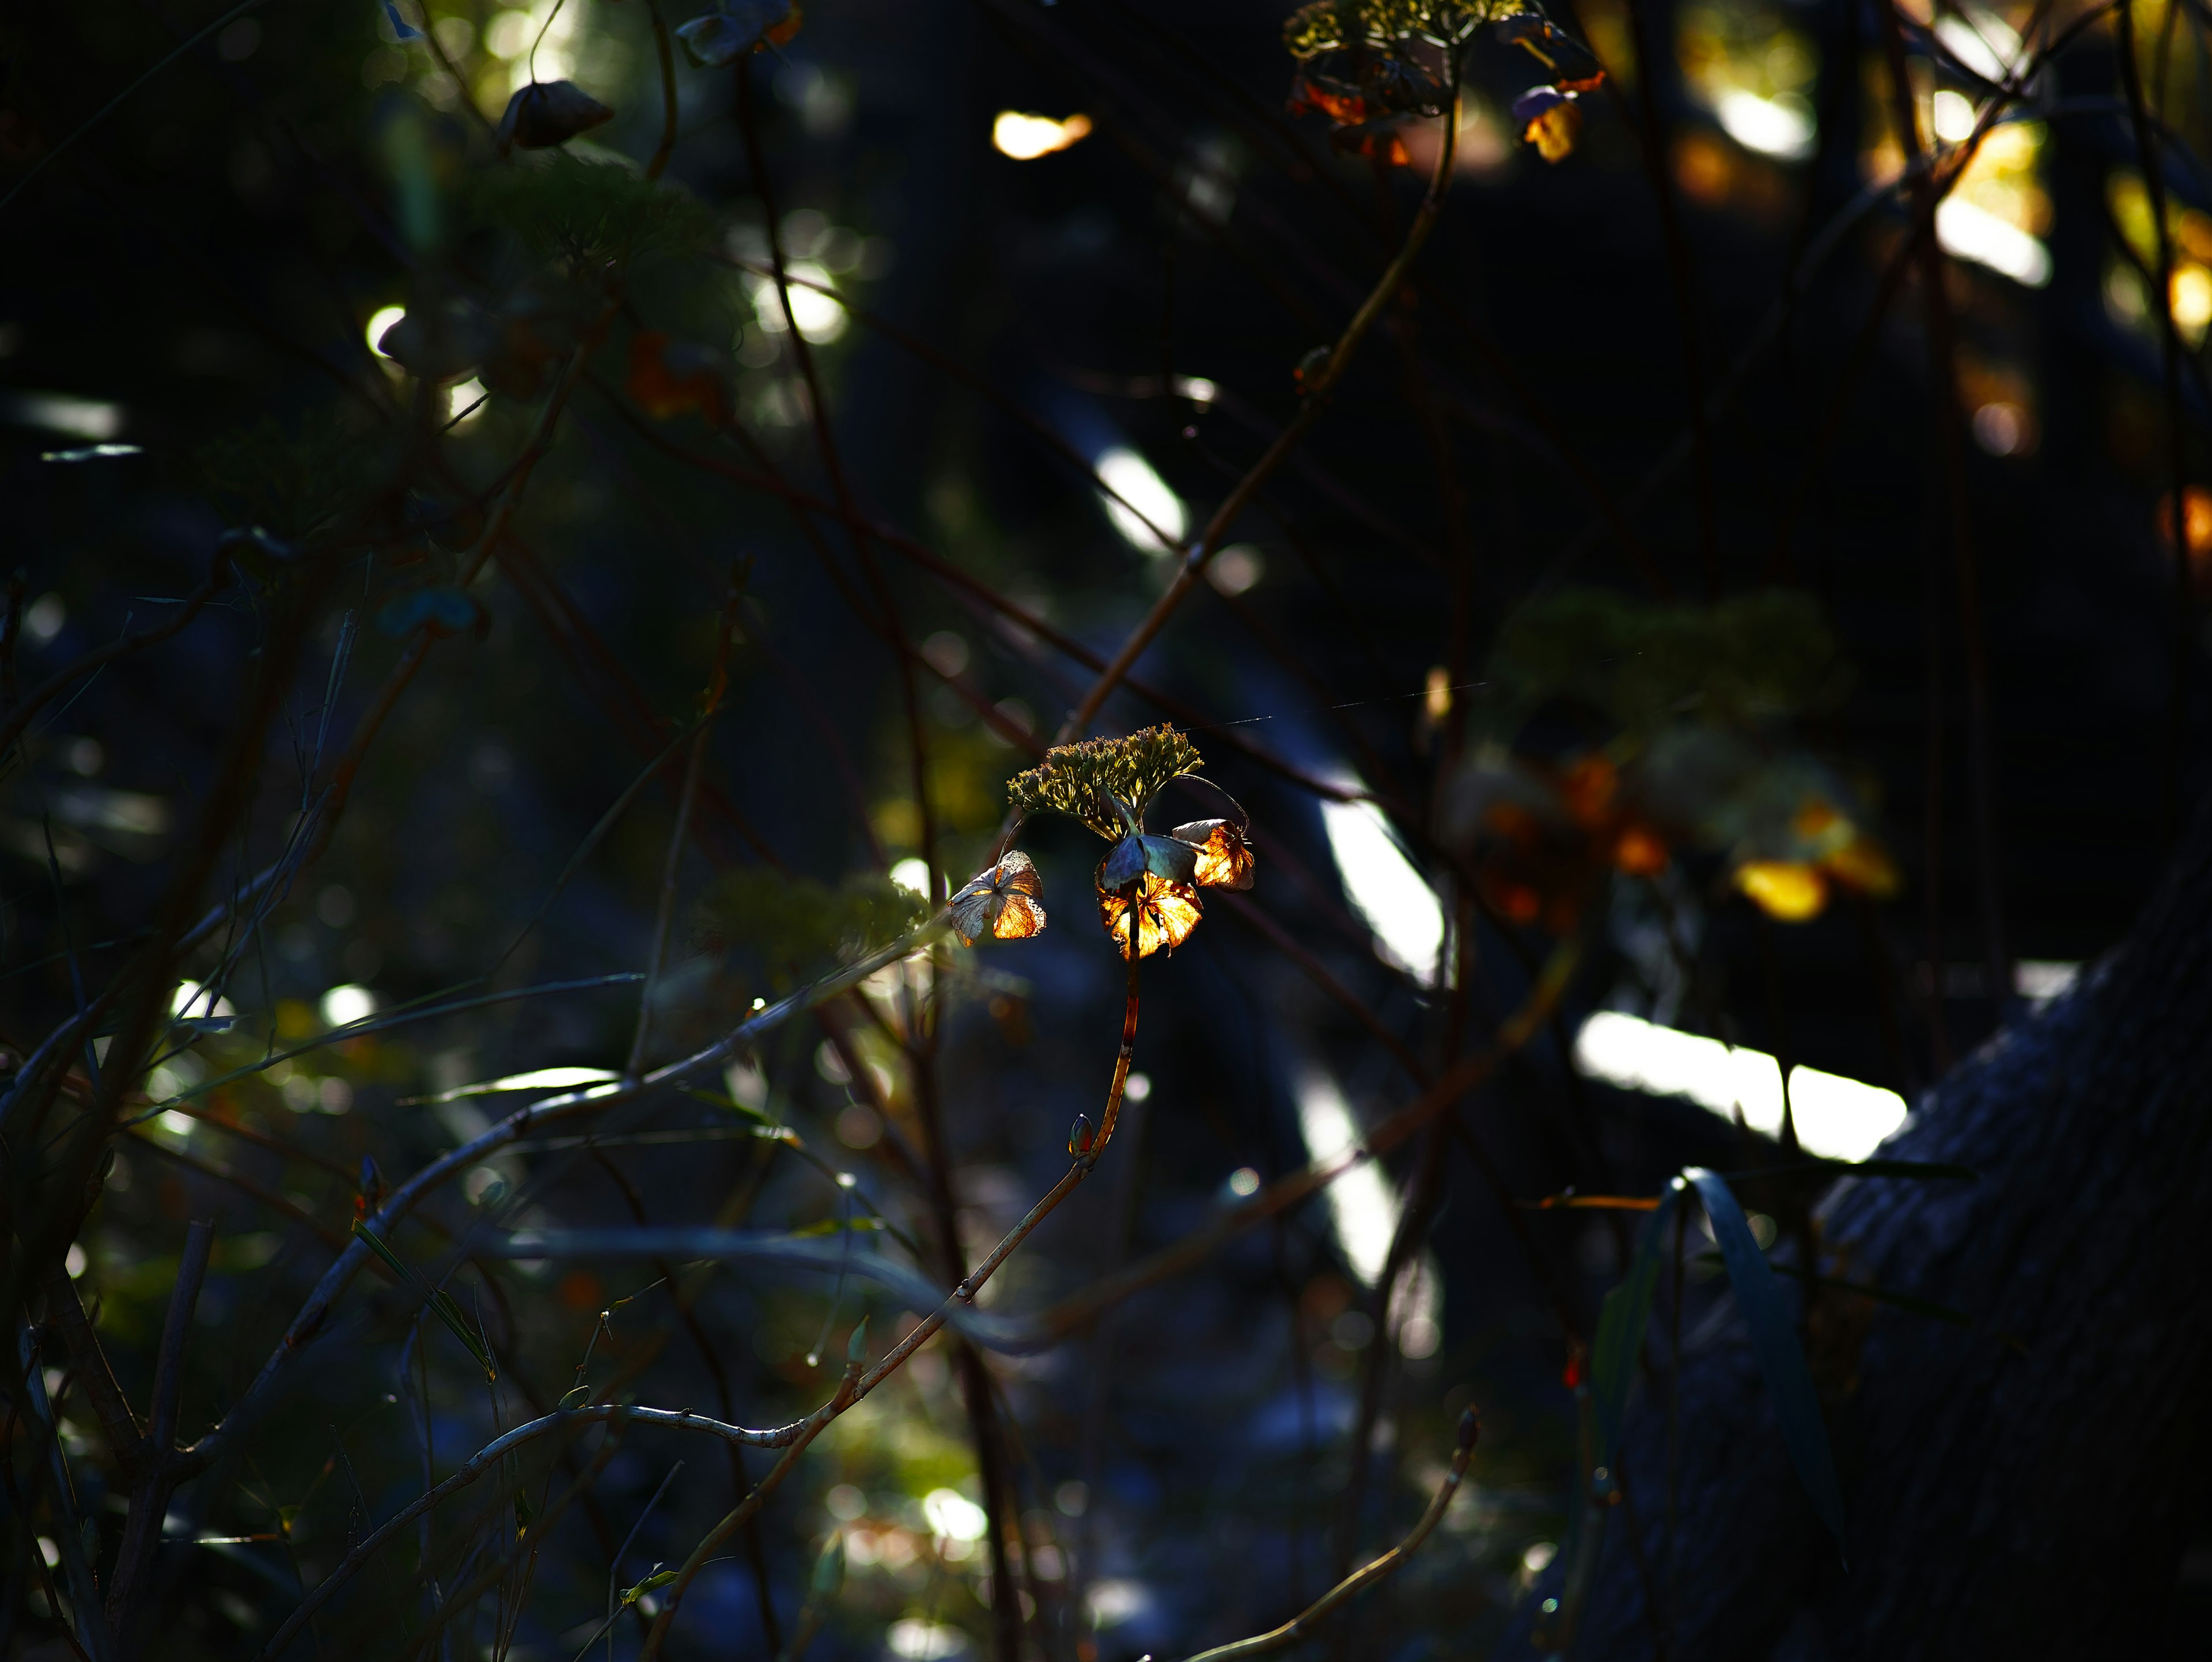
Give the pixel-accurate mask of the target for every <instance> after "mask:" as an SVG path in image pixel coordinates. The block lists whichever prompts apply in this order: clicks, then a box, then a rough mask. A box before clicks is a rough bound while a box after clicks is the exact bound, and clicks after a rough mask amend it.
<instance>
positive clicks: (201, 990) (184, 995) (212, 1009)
mask: <svg viewBox="0 0 2212 1662" xmlns="http://www.w3.org/2000/svg"><path fill="white" fill-rule="evenodd" d="M169 1014H171V1015H173V1016H178V1017H181V1018H190V1017H193V1016H197V1017H199V1018H201V1019H203V1020H204V1019H206V1018H207V1017H210V1016H213V1017H215V1018H216V1020H228V1019H229V1018H230V1017H232V1016H234V1015H236V1014H238V1012H237V1011H236V1010H234V1009H233V1008H231V1007H230V1001H229V1000H228V999H227V998H218V999H216V1001H214V1003H213V1004H212V1005H210V1003H209V1001H208V989H206V988H205V987H204V986H202V985H201V984H200V983H198V982H197V981H179V983H177V990H176V991H175V992H173V993H171V994H170V995H169Z"/></svg>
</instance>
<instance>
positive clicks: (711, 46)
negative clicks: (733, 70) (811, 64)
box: [676, 0, 799, 70]
mask: <svg viewBox="0 0 2212 1662" xmlns="http://www.w3.org/2000/svg"><path fill="white" fill-rule="evenodd" d="M798 32H799V17H798V13H797V9H796V8H794V7H793V5H792V3H791V0H723V3H722V4H721V5H720V7H718V8H717V9H715V10H714V11H710V12H708V14H707V15H705V16H704V17H695V18H693V19H692V20H691V21H690V22H688V23H686V24H684V25H683V27H680V28H678V30H677V31H676V38H677V40H679V41H681V42H683V45H684V56H685V57H686V58H690V60H691V62H692V64H694V65H695V66H696V67H697V68H699V69H702V70H720V69H727V68H728V67H729V66H730V65H731V64H734V63H736V62H737V61H738V58H742V57H744V55H745V54H746V53H747V52H752V51H754V50H755V49H757V47H759V46H761V45H762V44H763V42H764V41H768V40H773V41H775V44H777V45H778V46H781V44H782V43H783V42H784V41H786V40H789V39H790V38H791V37H792V36H793V34H795V33H798Z"/></svg>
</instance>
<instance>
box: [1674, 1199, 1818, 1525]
mask: <svg viewBox="0 0 2212 1662" xmlns="http://www.w3.org/2000/svg"><path fill="white" fill-rule="evenodd" d="M1682 1175H1683V1176H1684V1177H1686V1178H1688V1179H1689V1180H1690V1181H1691V1182H1692V1183H1693V1184H1696V1185H1697V1189H1698V1197H1699V1200H1701V1201H1703V1202H1705V1216H1706V1218H1707V1219H1708V1220H1710V1221H1711V1224H1712V1227H1713V1239H1715V1240H1716V1241H1717V1242H1718V1243H1719V1245H1720V1249H1721V1262H1722V1263H1723V1264H1725V1265H1726V1266H1727V1267H1728V1274H1729V1285H1731V1286H1732V1287H1734V1288H1735V1301H1736V1307H1737V1308H1738V1309H1739V1310H1741V1311H1742V1312H1743V1324H1744V1326H1745V1327H1746V1328H1747V1330H1749V1332H1750V1334H1751V1348H1752V1351H1753V1355H1756V1356H1757V1357H1758V1358H1759V1371H1760V1372H1761V1373H1764V1374H1765V1376H1766V1390H1767V1394H1768V1395H1769V1396H1771V1397H1772V1398H1773V1399H1774V1416H1775V1418H1776V1419H1777V1420H1778V1421H1779V1422H1781V1426H1782V1440H1783V1441H1784V1443H1786V1444H1787V1445H1788V1446H1789V1448H1790V1462H1791V1464H1794V1465H1796V1468H1797V1476H1798V1477H1799V1479H1800V1480H1801V1481H1802V1482H1803V1483H1804V1485H1805V1493H1806V1494H1807V1495H1809V1496H1810V1497H1811V1499H1812V1501H1813V1510H1814V1511H1815V1512H1817V1513H1820V1521H1821V1522H1822V1523H1824V1524H1826V1525H1827V1526H1828V1528H1829V1530H1830V1531H1831V1532H1832V1534H1833V1535H1834V1536H1835V1537H1836V1548H1837V1550H1838V1552H1844V1554H1845V1562H1846V1564H1848V1563H1849V1562H1850V1560H1849V1555H1848V1551H1847V1549H1845V1547H1844V1496H1843V1490H1842V1488H1840V1487H1839V1486H1838V1483H1837V1482H1836V1462H1835V1457H1834V1455H1833V1454H1832V1452H1830V1450H1829V1447H1828V1428H1827V1427H1826V1424H1825V1423H1823V1422H1822V1421H1821V1418H1820V1399H1819V1397H1816V1396H1815V1395H1814V1391H1813V1376H1812V1374H1811V1373H1809V1372H1808V1371H1807V1369H1806V1367H1805V1353H1804V1351H1803V1350H1802V1349H1801V1348H1799V1346H1798V1343H1797V1335H1796V1332H1795V1331H1794V1330H1793V1326H1794V1324H1792V1323H1791V1321H1790V1311H1789V1307H1788V1306H1786V1305H1784V1303H1783V1301H1782V1295H1781V1293H1780V1291H1779V1289H1778V1288H1776V1286H1775V1284H1774V1271H1773V1269H1771V1267H1770V1266H1769V1265H1768V1263H1767V1262H1766V1254H1765V1253H1764V1252H1762V1251H1759V1242H1758V1241H1757V1240H1756V1239H1753V1235H1752V1233H1751V1225H1750V1223H1749V1222H1748V1221H1747V1220H1746V1219H1745V1217H1744V1215H1743V1208H1742V1207H1741V1206H1740V1205H1738V1204H1737V1203H1736V1198H1735V1195H1734V1193H1732V1192H1731V1191H1730V1190H1729V1186H1728V1184H1727V1183H1726V1182H1725V1181H1724V1180H1723V1178H1722V1177H1721V1175H1720V1174H1719V1173H1718V1172H1709V1171H1707V1170H1706V1169H1705V1167H1703V1166H1692V1167H1690V1168H1689V1170H1687V1171H1686V1172H1683V1174H1682Z"/></svg>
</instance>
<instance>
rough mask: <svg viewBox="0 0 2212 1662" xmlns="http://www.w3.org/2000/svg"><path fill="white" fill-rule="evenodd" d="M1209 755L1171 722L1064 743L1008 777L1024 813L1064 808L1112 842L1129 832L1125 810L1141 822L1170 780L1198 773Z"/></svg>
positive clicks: (1010, 790)
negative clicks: (1121, 736) (1126, 733)
mask: <svg viewBox="0 0 2212 1662" xmlns="http://www.w3.org/2000/svg"><path fill="white" fill-rule="evenodd" d="M1203 761H1204V758H1201V757H1200V755H1199V753H1198V747H1197V746H1194V745H1193V744H1192V743H1191V742H1190V740H1188V739H1186V738H1184V737H1183V735H1182V734H1180V733H1177V732H1176V730H1175V729H1174V728H1171V727H1164V726H1163V727H1157V728H1146V729H1145V730H1144V731H1143V732H1141V733H1133V734H1130V735H1129V736H1128V737H1127V738H1126V739H1085V740H1083V741H1082V742H1081V743H1079V744H1074V745H1060V746H1054V748H1053V749H1051V750H1048V751H1047V752H1045V757H1044V760H1043V761H1042V762H1041V763H1040V764H1037V765H1036V767H1033V768H1031V769H1030V770H1029V771H1028V772H1027V773H1019V774H1016V775H1015V776H1013V777H1012V779H1010V780H1008V781H1007V782H1006V794H1007V797H1008V798H1009V799H1010V800H1011V801H1012V803H1013V805H1014V807H1015V808H1016V809H1017V810H1018V811H1019V812H1020V813H1024V814H1030V813H1065V814H1068V815H1071V816H1072V817H1073V818H1075V819H1080V820H1081V821H1082V822H1083V823H1084V824H1085V825H1088V826H1089V827H1090V828H1091V830H1092V831H1096V832H1097V833H1098V835H1099V836H1101V837H1105V838H1107V839H1109V841H1118V840H1120V838H1121V837H1122V836H1123V835H1124V833H1126V832H1127V831H1129V829H1130V826H1129V825H1128V823H1127V820H1126V819H1123V817H1122V813H1121V808H1120V807H1116V806H1115V804H1116V803H1119V804H1121V807H1126V808H1127V810H1128V813H1129V814H1130V815H1131V816H1133V818H1134V819H1136V820H1137V822H1138V824H1139V825H1142V824H1143V822H1144V817H1145V808H1146V805H1147V804H1149V803H1150V802H1151V801H1152V798H1153V797H1155V796H1157V795H1158V794H1159V793H1160V792H1161V791H1162V790H1164V788H1166V787H1167V785H1168V783H1169V782H1170V781H1171V780H1176V779H1179V778H1181V777H1182V776H1184V775H1185V774H1188V773H1195V772H1197V771H1198V770H1199V768H1200V766H1201V765H1202V764H1203Z"/></svg>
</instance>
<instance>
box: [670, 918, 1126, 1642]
mask: <svg viewBox="0 0 2212 1662" xmlns="http://www.w3.org/2000/svg"><path fill="white" fill-rule="evenodd" d="M1142 962H1143V960H1142V959H1138V958H1134V957H1133V958H1131V959H1130V960H1129V995H1128V1000H1127V1003H1126V1005H1125V1006H1124V1008H1123V1011H1122V1015H1121V1049H1120V1050H1118V1051H1117V1052H1116V1053H1115V1057H1114V1079H1113V1082H1112V1083H1111V1084H1110V1085H1109V1086H1108V1087H1107V1090H1106V1106H1105V1108H1104V1110H1103V1112H1102V1113H1101V1114H1100V1116H1099V1124H1098V1135H1097V1137H1096V1138H1095V1139H1093V1141H1092V1142H1091V1146H1090V1147H1089V1148H1086V1149H1084V1150H1082V1151H1080V1152H1079V1153H1078V1154H1077V1155H1076V1159H1075V1162H1074V1164H1073V1165H1072V1166H1069V1167H1068V1169H1067V1175H1066V1176H1065V1177H1063V1178H1060V1181H1059V1182H1058V1183H1056V1184H1054V1185H1053V1186H1052V1188H1051V1189H1050V1190H1048V1191H1047V1192H1046V1194H1045V1196H1044V1198H1043V1199H1042V1200H1040V1201H1039V1202H1037V1203H1036V1205H1035V1206H1032V1207H1031V1208H1030V1209H1029V1212H1028V1214H1027V1215H1025V1216H1024V1218H1023V1219H1022V1221H1020V1222H1019V1223H1018V1224H1016V1225H1015V1226H1014V1227H1013V1228H1012V1229H1011V1230H1010V1231H1008V1232H1007V1233H1006V1239H1003V1240H1001V1241H1000V1243H999V1244H998V1245H996V1246H995V1247H994V1248H992V1250H991V1251H990V1253H989V1254H988V1255H987V1257H985V1258H984V1259H983V1261H982V1262H981V1263H979V1264H977V1265H976V1266H975V1269H972V1270H970V1271H969V1273H968V1275H967V1277H966V1279H964V1280H963V1281H962V1282H961V1283H960V1285H959V1286H957V1287H956V1288H953V1289H952V1295H951V1297H950V1298H949V1299H947V1300H945V1303H944V1304H942V1305H940V1306H939V1307H938V1308H937V1309H936V1310H934V1311H933V1312H931V1313H930V1314H929V1315H927V1316H926V1317H924V1318H922V1319H921V1321H919V1322H917V1323H915V1325H914V1327H913V1329H912V1330H910V1331H909V1332H908V1334H907V1335H906V1336H905V1337H904V1338H902V1339H901V1340H900V1341H899V1342H898V1343H896V1345H894V1346H892V1347H891V1348H890V1351H889V1352H888V1353H887V1354H886V1355H884V1359H883V1360H882V1361H879V1362H878V1363H877V1364H876V1365H875V1367H872V1368H870V1369H868V1370H867V1371H866V1373H863V1372H862V1371H861V1368H860V1363H859V1361H857V1360H855V1361H853V1362H852V1363H850V1364H849V1365H848V1367H846V1370H845V1377H844V1378H843V1379H842V1380H840V1381H839V1383H838V1386H837V1394H836V1396H834V1397H831V1398H830V1399H829V1401H828V1402H826V1403H823V1405H822V1406H821V1407H820V1408H818V1409H816V1410H815V1411H814V1412H813V1413H812V1414H811V1415H808V1416H807V1418H806V1419H805V1420H804V1421H803V1422H800V1424H799V1426H798V1427H797V1428H794V1433H795V1434H794V1435H793V1438H792V1440H791V1442H790V1445H789V1446H788V1447H787V1448H786V1449H785V1451H784V1454H783V1458H781V1459H780V1460H778V1461H777V1462H776V1463H775V1465H774V1467H772V1468H771V1469H770V1470H769V1473H768V1475H767V1476H765V1477H763V1478H762V1479H761V1481H760V1483H759V1486H758V1487H757V1488H755V1489H754V1490H753V1492H752V1493H751V1494H750V1495H747V1496H745V1498H744V1500H743V1501H740V1502H739V1503H738V1506H737V1507H736V1508H735V1509H734V1510H732V1512H731V1513H730V1514H729V1515H728V1516H727V1517H726V1518H724V1519H722V1521H721V1522H720V1523H719V1524H717V1525H714V1528H713V1529H712V1530H711V1531H708V1534H707V1535H706V1537H705V1538H703V1539H702V1541H701V1542H700V1543H699V1544H698V1545H697V1546H696V1547H695V1548H694V1549H692V1552H691V1555H690V1557H689V1558H687V1559H686V1560H684V1569H683V1573H682V1574H680V1575H678V1577H677V1579H676V1580H675V1581H674V1582H673V1583H671V1586H669V1589H668V1601H667V1603H666V1604H664V1605H662V1607H661V1610H660V1614H659V1616H657V1617H655V1618H654V1620H653V1628H652V1630H651V1631H650V1632H648V1633H647V1635H646V1637H645V1644H644V1647H642V1648H641V1650H640V1651H639V1653H638V1662H653V1658H654V1657H656V1656H658V1655H659V1653H660V1647H661V1645H662V1644H663V1643H664V1642H665V1640H666V1638H667V1635H668V1630H669V1629H670V1627H671V1625H672V1624H673V1623H674V1622H675V1620H676V1612H677V1610H678V1607H679V1606H680V1605H681V1604H683V1601H684V1590H685V1589H686V1588H687V1587H689V1586H690V1585H691V1581H692V1578H693V1577H694V1576H696V1574H698V1573H699V1571H700V1569H701V1568H703V1567H704V1566H705V1564H706V1563H707V1562H708V1560H709V1559H711V1558H712V1557H713V1556H714V1552H715V1549H717V1548H718V1547H720V1545H721V1543H723V1542H725V1541H726V1540H728V1539H729V1537H730V1536H731V1535H732V1533H733V1532H735V1531H737V1530H738V1529H739V1528H741V1527H742V1526H743V1525H744V1524H745V1522H746V1521H747V1520H748V1519H750V1518H751V1517H752V1516H753V1515H754V1514H755V1513H757V1512H758V1511H759V1510H760V1508H761V1507H762V1506H763V1504H764V1503H765V1502H766V1501H767V1500H768V1498H769V1495H773V1494H774V1493H775V1490H776V1488H777V1487H778V1486H779V1485H781V1483H782V1482H783V1480H784V1479H785V1478H786V1477H787V1476H789V1475H790V1472H791V1470H792V1468H793V1466H795V1465H796V1464H798V1462H799V1456H800V1455H801V1454H802V1453H804V1452H805V1450H806V1446H807V1445H808V1444H809V1443H811V1442H812V1441H813V1440H815V1438H817V1437H818V1436H819V1435H821V1434H822V1432H823V1429H824V1428H827V1427H828V1425H829V1422H831V1421H832V1420H834V1419H836V1417H837V1416H838V1415H841V1414H842V1413H843V1412H844V1411H845V1410H846V1409H848V1408H850V1407H851V1406H852V1405H853V1404H854V1403H857V1402H859V1401H860V1398H861V1397H865V1396H866V1395H867V1394H868V1392H869V1391H871V1390H872V1389H874V1387H875V1386H876V1385H878V1384H879V1383H881V1382H882V1381H883V1379H885V1378H886V1377H887V1376H888V1375H890V1373H892V1372H893V1371H895V1370H896V1368H898V1367H900V1366H902V1364H903V1363H904V1362H905V1361H906V1360H907V1358H908V1357H909V1356H911V1355H914V1353H915V1351H917V1350H919V1349H920V1348H921V1347H922V1346H923V1345H924V1344H926V1343H927V1342H929V1340H930V1339H931V1338H932V1337H933V1336H934V1335H935V1334H936V1333H937V1332H938V1330H939V1329H941V1328H942V1327H944V1325H945V1320H946V1318H948V1316H949V1315H950V1314H951V1310H952V1307H953V1306H955V1305H966V1304H973V1303H974V1302H975V1294H977V1292H979V1291H980V1290H981V1288H982V1286H983V1283H984V1282H987V1281H988V1280H990V1278H991V1276H992V1274H993V1273H994V1271H995V1270H996V1269H998V1267H999V1266H1000V1264H1002V1263H1005V1262H1006V1259H1007V1258H1008V1257H1011V1256H1012V1253H1013V1251H1014V1249H1015V1248H1017V1247H1018V1246H1019V1245H1021V1244H1022V1242H1023V1241H1024V1240H1025V1239H1028V1237H1029V1233H1030V1231H1031V1230H1033V1229H1035V1228H1036V1227H1037V1225H1038V1224H1040V1223H1042V1221H1044V1219H1045V1216H1046V1215H1047V1214H1048V1213H1049V1212H1051V1211H1052V1210H1053V1208H1054V1207H1056V1206H1058V1205H1059V1204H1060V1202H1062V1201H1063V1200H1065V1199H1066V1198H1067V1196H1069V1195H1070V1194H1071V1193H1073V1191H1074V1190H1075V1187H1076V1185H1077V1184H1080V1183H1081V1182H1082V1181H1083V1180H1084V1179H1085V1178H1087V1177H1089V1176H1090V1175H1091V1171H1092V1170H1093V1168H1095V1167H1096V1166H1097V1164H1098V1159H1099V1156H1100V1155H1102V1154H1104V1153H1105V1152H1106V1145H1107V1144H1108V1143H1109V1141H1112V1140H1113V1135H1114V1125H1115V1121H1116V1120H1118V1119H1119V1118H1120V1117H1121V1096H1122V1093H1123V1091H1124V1090H1125V1089H1126V1087H1127V1085H1128V1082H1129V1059H1130V1056H1131V1055H1132V1054H1133V1051H1134V1050H1135V1047H1136V1042H1137V1012H1138V997H1137V983H1138V975H1139V967H1138V966H1139V965H1140V964H1141V963H1142Z"/></svg>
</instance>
